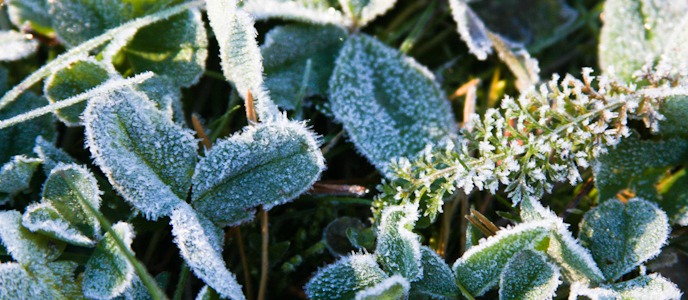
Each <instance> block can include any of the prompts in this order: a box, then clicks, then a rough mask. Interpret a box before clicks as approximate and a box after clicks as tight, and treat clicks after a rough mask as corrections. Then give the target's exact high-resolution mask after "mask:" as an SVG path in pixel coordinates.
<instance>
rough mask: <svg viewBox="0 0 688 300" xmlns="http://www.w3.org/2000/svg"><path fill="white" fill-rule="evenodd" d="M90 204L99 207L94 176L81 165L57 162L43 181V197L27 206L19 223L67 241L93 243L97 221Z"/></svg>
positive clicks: (98, 236) (81, 243) (82, 244)
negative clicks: (37, 202) (38, 201)
mask: <svg viewBox="0 0 688 300" xmlns="http://www.w3.org/2000/svg"><path fill="white" fill-rule="evenodd" d="M86 202H88V204H87V203H86ZM89 207H93V208H95V209H99V208H100V190H99V189H98V184H97V182H96V178H95V177H94V176H93V174H91V172H89V171H88V170H87V169H86V168H84V167H81V166H78V165H75V164H71V165H64V164H58V165H57V167H55V168H54V169H53V170H52V171H51V172H50V176H49V177H48V180H47V181H46V182H45V184H44V185H43V201H42V202H41V203H40V204H33V205H30V206H29V207H28V208H27V209H26V212H25V213H24V216H23V222H22V224H23V225H24V226H25V227H26V228H28V229H29V230H31V231H33V232H40V233H42V234H45V235H48V236H51V237H53V238H56V239H58V240H62V241H65V242H67V243H70V244H74V245H78V246H92V245H95V243H96V241H97V240H98V239H99V238H100V223H99V222H98V219H97V217H96V216H95V215H93V214H92V213H91V212H90V210H89Z"/></svg>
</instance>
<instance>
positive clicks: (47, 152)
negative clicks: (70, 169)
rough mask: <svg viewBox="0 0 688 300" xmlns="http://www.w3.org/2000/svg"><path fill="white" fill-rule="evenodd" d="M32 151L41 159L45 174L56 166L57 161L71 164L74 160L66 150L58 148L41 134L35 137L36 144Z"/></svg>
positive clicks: (48, 173) (47, 174)
mask: <svg viewBox="0 0 688 300" xmlns="http://www.w3.org/2000/svg"><path fill="white" fill-rule="evenodd" d="M33 153H35V154H36V155H38V158H40V159H42V160H43V172H45V175H46V176H49V175H50V171H52V169H53V168H55V167H56V166H57V164H58V163H64V164H71V163H74V162H76V161H75V160H74V159H73V158H72V157H71V156H69V154H67V152H64V150H62V149H59V148H57V147H55V145H53V143H51V142H49V141H46V140H45V139H44V138H43V137H42V136H39V137H37V138H36V146H35V147H33Z"/></svg>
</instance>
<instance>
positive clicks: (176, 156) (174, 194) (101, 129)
mask: <svg viewBox="0 0 688 300" xmlns="http://www.w3.org/2000/svg"><path fill="white" fill-rule="evenodd" d="M84 119H85V126H86V137H87V142H86V143H87V145H88V146H89V148H90V150H91V154H92V156H93V157H94V158H95V163H96V164H97V165H98V166H99V167H100V168H101V170H103V172H104V173H105V175H107V177H108V179H109V180H110V183H112V185H113V186H114V188H115V189H116V190H117V191H118V192H119V193H120V194H121V195H122V196H123V198H124V199H125V200H127V201H128V202H129V203H131V204H132V205H133V206H134V207H135V208H137V209H138V210H140V211H141V212H143V213H144V214H145V215H146V217H148V218H151V219H157V218H158V217H160V216H166V215H169V214H170V213H171V211H172V209H173V208H174V207H175V206H176V205H177V204H178V203H180V202H181V201H183V200H184V199H186V196H187V193H188V191H189V188H190V186H191V176H192V174H193V170H194V167H195V165H196V160H197V156H198V155H197V154H196V149H197V147H198V144H197V142H196V140H195V139H194V136H193V134H192V133H191V132H190V131H189V130H186V129H183V128H182V127H180V126H178V125H176V124H174V123H173V122H172V120H170V118H169V117H168V116H166V115H165V114H164V113H162V112H160V111H159V110H158V109H157V108H155V106H154V104H153V102H151V101H150V100H148V99H147V97H146V96H145V95H144V94H142V93H140V92H135V91H133V90H131V89H126V88H125V89H122V90H118V91H113V92H111V93H109V94H107V95H104V96H101V97H97V98H94V99H92V100H91V101H90V102H89V104H88V107H87V108H86V111H85V112H84Z"/></svg>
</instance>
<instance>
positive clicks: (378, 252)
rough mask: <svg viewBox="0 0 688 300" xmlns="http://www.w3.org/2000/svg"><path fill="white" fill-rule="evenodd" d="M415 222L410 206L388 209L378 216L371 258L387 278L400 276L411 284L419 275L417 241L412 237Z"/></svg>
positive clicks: (418, 246) (421, 267) (413, 210)
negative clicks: (377, 263) (375, 242)
mask: <svg viewBox="0 0 688 300" xmlns="http://www.w3.org/2000/svg"><path fill="white" fill-rule="evenodd" d="M417 220H418V207H417V206H414V205H404V206H396V205H395V206H390V207H387V208H385V210H384V211H383V212H382V217H381V221H380V225H379V226H378V235H377V248H375V258H376V259H377V261H378V262H380V265H382V268H383V269H384V270H385V271H386V272H387V274H389V275H390V276H391V275H394V274H400V275H401V276H403V277H404V278H406V279H408V280H409V281H411V282H413V281H416V280H417V279H419V277H420V276H421V275H422V273H423V266H422V265H421V254H420V238H419V237H418V235H416V234H415V233H413V232H412V231H411V229H413V226H414V224H415V223H416V221H417Z"/></svg>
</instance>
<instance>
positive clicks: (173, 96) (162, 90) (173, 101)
mask: <svg viewBox="0 0 688 300" xmlns="http://www.w3.org/2000/svg"><path fill="white" fill-rule="evenodd" d="M135 89H136V90H137V91H141V92H143V93H145V94H146V96H148V99H150V100H151V101H153V102H155V106H156V107H157V108H158V109H159V110H160V111H162V112H163V113H165V114H166V115H167V116H168V117H169V118H170V119H172V120H174V122H175V123H178V124H183V123H184V111H183V108H182V91H181V89H180V88H179V87H178V86H177V85H176V84H175V83H174V82H173V81H172V80H170V78H168V77H167V76H164V75H158V76H153V77H152V78H151V79H148V80H146V81H144V82H143V83H141V84H139V85H137V86H136V87H135Z"/></svg>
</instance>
